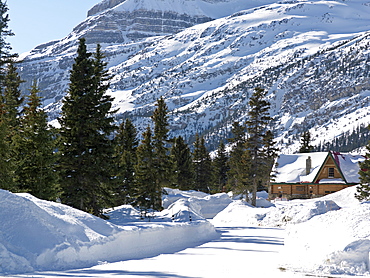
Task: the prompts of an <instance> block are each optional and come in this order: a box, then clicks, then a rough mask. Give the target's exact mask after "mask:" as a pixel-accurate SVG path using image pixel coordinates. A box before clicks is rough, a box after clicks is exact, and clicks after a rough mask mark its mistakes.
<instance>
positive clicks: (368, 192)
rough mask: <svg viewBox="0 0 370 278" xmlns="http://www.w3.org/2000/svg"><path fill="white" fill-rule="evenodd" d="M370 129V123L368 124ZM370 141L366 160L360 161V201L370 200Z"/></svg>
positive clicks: (358, 194) (358, 196) (358, 190)
mask: <svg viewBox="0 0 370 278" xmlns="http://www.w3.org/2000/svg"><path fill="white" fill-rule="evenodd" d="M368 129H369V130H370V125H369V126H368ZM369 158H370V141H369V142H368V144H367V146H366V160H365V161H363V162H361V163H360V171H359V175H360V185H359V186H358V187H357V193H356V194H355V197H356V198H357V199H358V200H360V201H369V200H370V159H369Z"/></svg>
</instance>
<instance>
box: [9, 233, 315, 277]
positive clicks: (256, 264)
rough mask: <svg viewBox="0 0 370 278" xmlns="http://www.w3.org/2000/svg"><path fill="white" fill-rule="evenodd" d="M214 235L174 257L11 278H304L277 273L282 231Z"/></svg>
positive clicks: (282, 242)
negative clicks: (209, 240)
mask: <svg viewBox="0 0 370 278" xmlns="http://www.w3.org/2000/svg"><path fill="white" fill-rule="evenodd" d="M218 231H219V232H220V234H221V237H220V238H219V239H217V240H213V241H211V242H208V243H205V244H203V245H200V246H198V247H195V248H188V249H185V250H183V251H180V252H178V253H174V254H162V255H159V256H156V257H153V258H146V259H141V260H128V261H121V262H117V263H107V264H104V263H103V264H101V265H98V266H95V267H92V268H87V269H79V270H69V271H65V272H44V273H33V274H32V275H16V276H12V277H48V278H54V277H90V278H95V277H106V278H113V277H115V278H116V277H125V278H129V277H136V278H137V277H148V278H149V277H174V278H200V277H201V278H206V277H207V278H208V277H209V278H211V277H212V278H215V277H220V278H225V277H230V278H234V277H247V276H248V277H261V278H268V277H274V278H276V277H285V278H286V277H307V276H304V275H303V274H295V273H289V272H284V271H282V270H280V269H279V266H278V262H279V251H280V250H281V248H282V247H283V244H284V229H280V228H267V227H218ZM311 277H312V276H311Z"/></svg>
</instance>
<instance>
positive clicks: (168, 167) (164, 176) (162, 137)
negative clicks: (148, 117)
mask: <svg viewBox="0 0 370 278" xmlns="http://www.w3.org/2000/svg"><path fill="white" fill-rule="evenodd" d="M156 106H157V108H156V109H155V110H154V113H153V116H152V120H153V122H154V135H153V149H154V161H153V162H154V167H155V169H156V171H157V177H156V179H157V182H158V183H159V186H161V187H165V186H171V185H172V184H173V182H174V169H173V165H172V163H171V159H170V156H169V147H168V144H169V140H168V132H169V129H168V107H167V105H166V103H165V101H164V99H163V97H161V98H159V99H158V100H157V103H156Z"/></svg>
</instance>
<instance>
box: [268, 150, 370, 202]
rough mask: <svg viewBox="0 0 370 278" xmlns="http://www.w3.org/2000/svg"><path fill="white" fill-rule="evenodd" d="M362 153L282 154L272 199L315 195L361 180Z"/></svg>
mask: <svg viewBox="0 0 370 278" xmlns="http://www.w3.org/2000/svg"><path fill="white" fill-rule="evenodd" d="M364 160H365V157H364V156H362V155H353V154H349V153H339V152H333V151H329V152H316V153H298V154H281V155H280V156H279V157H278V158H277V160H276V163H275V167H274V172H275V178H274V180H273V181H272V182H271V185H270V188H269V198H270V199H276V198H284V199H288V200H289V199H298V198H300V199H302V198H315V197H320V196H324V195H327V194H330V193H334V192H337V191H339V190H341V189H344V188H346V187H349V186H353V185H356V184H358V183H359V171H360V167H359V162H362V161H364Z"/></svg>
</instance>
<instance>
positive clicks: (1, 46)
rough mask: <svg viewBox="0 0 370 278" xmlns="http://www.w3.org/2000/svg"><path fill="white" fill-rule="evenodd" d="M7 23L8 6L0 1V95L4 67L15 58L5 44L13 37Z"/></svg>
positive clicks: (9, 47)
mask: <svg viewBox="0 0 370 278" xmlns="http://www.w3.org/2000/svg"><path fill="white" fill-rule="evenodd" d="M8 22H9V14H8V6H7V5H6V2H5V1H3V0H0V93H2V91H3V89H4V87H5V85H4V78H5V72H6V66H7V64H8V63H9V61H10V58H13V57H15V56H16V55H14V54H13V55H12V54H11V53H10V50H11V49H12V48H11V46H10V44H9V43H8V42H6V37H9V36H14V33H13V32H12V31H11V30H9V29H8Z"/></svg>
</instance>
